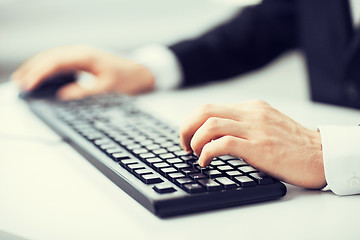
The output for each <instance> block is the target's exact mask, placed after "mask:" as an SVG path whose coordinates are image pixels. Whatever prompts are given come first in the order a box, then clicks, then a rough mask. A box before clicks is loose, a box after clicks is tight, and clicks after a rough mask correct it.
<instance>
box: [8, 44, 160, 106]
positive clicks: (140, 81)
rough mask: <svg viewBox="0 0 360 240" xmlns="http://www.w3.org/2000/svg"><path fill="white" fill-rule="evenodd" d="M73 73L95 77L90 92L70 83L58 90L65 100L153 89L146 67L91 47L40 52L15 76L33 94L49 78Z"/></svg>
mask: <svg viewBox="0 0 360 240" xmlns="http://www.w3.org/2000/svg"><path fill="white" fill-rule="evenodd" d="M70 71H86V72H89V73H91V74H93V75H94V76H95V78H96V82H95V84H94V86H93V87H92V88H90V89H88V88H83V87H81V86H80V85H79V84H78V83H71V84H68V85H66V86H64V87H63V88H61V89H60V90H59V91H58V93H57V94H58V97H59V98H60V99H63V100H69V99H77V98H82V97H85V96H88V95H93V94H100V93H106V92H121V93H125V94H131V95H133V94H138V93H142V92H146V91H150V90H152V89H153V88H154V77H153V76H152V74H151V72H150V71H149V70H148V69H147V68H145V67H144V66H142V65H140V64H138V63H136V62H133V61H130V60H127V59H123V58H121V57H118V56H116V55H113V54H110V53H108V52H104V51H101V50H98V49H95V48H92V47H88V46H65V47H58V48H54V49H50V50H47V51H44V52H41V53H39V54H37V55H35V56H33V57H32V58H30V59H29V60H28V61H26V62H25V63H24V64H23V65H22V66H21V67H20V68H19V69H18V70H16V71H15V72H14V74H13V76H12V77H13V79H14V80H15V81H16V82H17V83H18V85H19V86H20V88H22V89H23V90H26V91H31V90H32V89H34V88H35V87H36V86H37V85H38V84H39V83H41V82H42V81H43V80H44V79H46V78H47V77H49V76H51V75H54V74H57V73H61V72H70Z"/></svg>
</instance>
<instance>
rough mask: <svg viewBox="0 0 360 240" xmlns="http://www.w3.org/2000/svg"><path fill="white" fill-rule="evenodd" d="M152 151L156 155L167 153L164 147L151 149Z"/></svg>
mask: <svg viewBox="0 0 360 240" xmlns="http://www.w3.org/2000/svg"><path fill="white" fill-rule="evenodd" d="M152 152H153V153H154V154H157V155H160V154H165V153H168V151H166V149H164V148H160V149H156V150H153V151H152Z"/></svg>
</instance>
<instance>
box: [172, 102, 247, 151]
mask: <svg viewBox="0 0 360 240" xmlns="http://www.w3.org/2000/svg"><path fill="white" fill-rule="evenodd" d="M242 114H243V113H242V111H241V109H236V111H234V108H232V107H230V106H220V105H211V104H207V105H204V106H202V107H201V108H200V109H197V110H196V111H195V112H194V113H193V114H192V116H191V117H190V118H188V119H187V120H186V121H185V122H184V123H183V124H182V126H181V128H180V134H179V135H180V142H181V145H182V147H183V149H184V150H185V151H191V146H190V142H191V138H192V137H193V135H194V133H195V132H196V130H197V129H199V128H200V126H201V125H203V124H204V122H205V121H206V120H207V119H208V118H210V117H220V118H228V119H233V120H240V118H241V117H240V116H241V115H242Z"/></svg>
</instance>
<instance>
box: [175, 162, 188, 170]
mask: <svg viewBox="0 0 360 240" xmlns="http://www.w3.org/2000/svg"><path fill="white" fill-rule="evenodd" d="M190 167H191V166H190V165H189V164H187V163H177V164H174V168H176V169H179V170H180V169H182V168H190Z"/></svg>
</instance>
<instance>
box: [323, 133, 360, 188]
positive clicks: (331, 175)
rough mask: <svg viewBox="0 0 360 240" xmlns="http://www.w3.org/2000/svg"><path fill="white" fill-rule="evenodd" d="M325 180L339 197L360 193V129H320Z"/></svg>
mask: <svg viewBox="0 0 360 240" xmlns="http://www.w3.org/2000/svg"><path fill="white" fill-rule="evenodd" d="M319 130H320V135H321V141H322V151H323V161H324V170H325V178H326V182H327V184H328V186H327V187H328V188H329V189H330V190H331V191H333V192H334V193H335V194H337V195H351V194H358V193H360V127H358V126H349V127H346V126H321V127H319Z"/></svg>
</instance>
